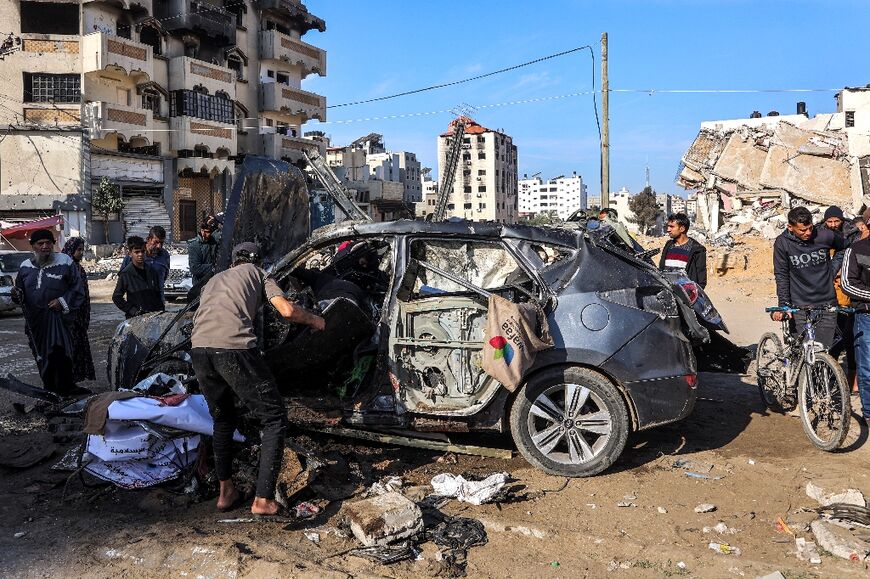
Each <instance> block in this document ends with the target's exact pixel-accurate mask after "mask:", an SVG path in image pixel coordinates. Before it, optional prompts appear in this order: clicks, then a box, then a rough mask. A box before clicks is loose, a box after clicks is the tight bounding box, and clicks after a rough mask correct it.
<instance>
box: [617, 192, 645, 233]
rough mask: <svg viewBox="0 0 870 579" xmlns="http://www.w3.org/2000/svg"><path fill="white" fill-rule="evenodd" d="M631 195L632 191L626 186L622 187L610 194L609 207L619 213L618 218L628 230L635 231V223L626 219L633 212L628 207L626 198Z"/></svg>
mask: <svg viewBox="0 0 870 579" xmlns="http://www.w3.org/2000/svg"><path fill="white" fill-rule="evenodd" d="M631 197H632V193H631V191H629V190H628V187H623V188H622V189H620V190H619V191H615V192H613V193H611V194H610V207H612V208H613V209H616V212H617V213H618V214H619V220H620V221H621V222H622V223H623V224H625V226H626V227H627V228H628V230H629V231H631V232H632V233H637V232H638V227H637V225H635V224H634V223H632V222H631V221H629V220H628V218H629V217H633V216H634V213H632V211H631V209H629V208H628V200H629V199H630V198H631Z"/></svg>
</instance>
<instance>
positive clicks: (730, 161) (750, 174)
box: [713, 131, 767, 189]
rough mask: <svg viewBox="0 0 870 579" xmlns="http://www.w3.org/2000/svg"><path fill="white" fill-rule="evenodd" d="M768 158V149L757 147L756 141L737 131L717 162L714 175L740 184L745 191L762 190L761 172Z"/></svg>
mask: <svg viewBox="0 0 870 579" xmlns="http://www.w3.org/2000/svg"><path fill="white" fill-rule="evenodd" d="M766 158H767V149H763V148H761V147H759V146H758V145H756V142H755V139H753V138H750V136H749V135H748V134H745V133H742V132H739V131H735V132H734V133H732V134H731V137H730V138H729V139H728V142H727V143H726V145H725V148H724V150H723V151H722V154H721V155H720V156H719V159H718V160H717V161H716V166H715V167H713V173H714V174H716V175H717V176H719V177H721V178H723V179H727V180H729V181H732V182H734V183H740V185H741V187H742V188H743V189H760V188H761V183H760V179H761V171H762V169H763V167H764V161H765V159H766Z"/></svg>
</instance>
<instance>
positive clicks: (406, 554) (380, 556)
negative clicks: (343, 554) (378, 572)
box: [348, 541, 418, 565]
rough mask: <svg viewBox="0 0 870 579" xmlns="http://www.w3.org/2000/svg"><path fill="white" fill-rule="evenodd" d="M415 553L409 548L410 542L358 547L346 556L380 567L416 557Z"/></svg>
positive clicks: (414, 550)
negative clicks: (367, 561)
mask: <svg viewBox="0 0 870 579" xmlns="http://www.w3.org/2000/svg"><path fill="white" fill-rule="evenodd" d="M417 553H418V552H417V551H416V549H414V548H413V547H412V546H411V543H410V541H406V542H404V543H400V544H398V545H382V546H375V547H360V548H359V549H354V550H352V551H348V555H353V556H355V557H362V558H363V559H368V560H369V561H374V562H375V563H380V564H381V565H392V564H393V563H398V562H399V561H404V560H406V559H410V558H411V557H416V555H417Z"/></svg>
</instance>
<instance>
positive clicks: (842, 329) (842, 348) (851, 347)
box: [831, 314, 858, 370]
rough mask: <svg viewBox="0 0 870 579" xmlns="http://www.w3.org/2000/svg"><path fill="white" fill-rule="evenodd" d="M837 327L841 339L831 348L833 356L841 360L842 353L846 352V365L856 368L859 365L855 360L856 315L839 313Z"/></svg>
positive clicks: (852, 368)
mask: <svg viewBox="0 0 870 579" xmlns="http://www.w3.org/2000/svg"><path fill="white" fill-rule="evenodd" d="M837 329H838V330H839V333H840V340H839V341H838V342H837V343H836V344H834V347H833V348H831V356H833V357H834V359H837V360H839V358H840V354H842V353H843V352H846V367H847V368H848V369H849V370H854V369H855V368H856V367H857V366H858V365H857V363H856V362H855V315H854V314H837Z"/></svg>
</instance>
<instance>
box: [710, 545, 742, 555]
mask: <svg viewBox="0 0 870 579" xmlns="http://www.w3.org/2000/svg"><path fill="white" fill-rule="evenodd" d="M707 548H708V549H710V550H711V551H716V552H717V553H721V554H723V555H737V556H738V557H739V556H740V549H739V548H738V547H734V546H733V545H729V544H728V543H710V544H709V545H707Z"/></svg>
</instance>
